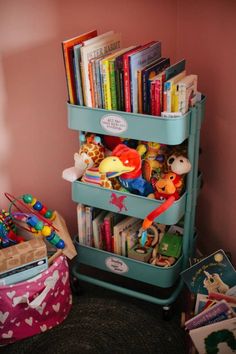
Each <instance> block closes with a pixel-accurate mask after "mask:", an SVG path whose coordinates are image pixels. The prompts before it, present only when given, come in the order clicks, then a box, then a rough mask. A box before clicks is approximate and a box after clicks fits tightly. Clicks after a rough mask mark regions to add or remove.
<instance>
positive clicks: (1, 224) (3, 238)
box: [0, 209, 24, 247]
mask: <svg viewBox="0 0 236 354" xmlns="http://www.w3.org/2000/svg"><path fill="white" fill-rule="evenodd" d="M20 242H24V238H23V237H21V236H19V235H17V234H16V226H15V224H14V222H13V219H12V217H11V216H10V214H9V213H8V212H6V211H5V210H4V209H2V210H1V211H0V247H8V246H11V245H13V244H16V243H20Z"/></svg>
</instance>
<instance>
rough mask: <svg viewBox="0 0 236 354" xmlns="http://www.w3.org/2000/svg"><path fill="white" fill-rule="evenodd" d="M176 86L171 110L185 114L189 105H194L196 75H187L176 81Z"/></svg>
mask: <svg viewBox="0 0 236 354" xmlns="http://www.w3.org/2000/svg"><path fill="white" fill-rule="evenodd" d="M176 86H177V87H176V91H175V97H174V99H173V107H172V111H173V112H181V113H182V114H185V113H186V112H187V111H188V110H189V107H192V106H193V105H194V98H195V96H196V94H197V75H193V74H192V75H187V76H186V77H184V78H183V79H182V80H180V81H179V82H177V84H176Z"/></svg>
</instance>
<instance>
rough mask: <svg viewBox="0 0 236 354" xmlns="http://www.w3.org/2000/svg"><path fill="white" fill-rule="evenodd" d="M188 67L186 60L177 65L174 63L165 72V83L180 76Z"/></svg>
mask: <svg viewBox="0 0 236 354" xmlns="http://www.w3.org/2000/svg"><path fill="white" fill-rule="evenodd" d="M185 66H186V60H185V59H182V60H180V61H178V62H177V63H174V64H172V65H170V66H169V67H168V68H167V69H166V70H165V81H167V80H170V79H172V77H174V76H176V75H178V74H180V73H181V72H182V71H184V70H185Z"/></svg>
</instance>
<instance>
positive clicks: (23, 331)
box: [0, 256, 72, 345]
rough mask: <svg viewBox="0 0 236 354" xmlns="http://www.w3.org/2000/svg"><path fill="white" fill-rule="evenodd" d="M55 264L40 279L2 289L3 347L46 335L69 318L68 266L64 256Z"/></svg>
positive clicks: (0, 327) (0, 329)
mask: <svg viewBox="0 0 236 354" xmlns="http://www.w3.org/2000/svg"><path fill="white" fill-rule="evenodd" d="M56 263H57V264H55V263H53V264H52V265H51V266H50V267H49V268H48V269H47V271H44V272H42V273H41V274H40V276H36V277H34V278H32V279H29V280H27V281H24V282H20V283H17V284H12V285H11V286H9V285H8V286H0V292H1V298H2V299H1V311H0V345H1V344H8V343H13V342H15V341H17V340H20V339H24V338H27V337H30V336H33V335H35V334H38V333H42V332H45V331H47V330H48V329H49V328H53V327H54V326H57V325H58V324H60V323H61V322H62V321H63V320H64V319H65V317H67V315H68V313H69V311H70V308H71V305H72V302H70V299H72V297H71V289H70V283H69V272H68V264H67V260H66V258H65V257H64V256H60V257H58V259H57V261H56ZM48 290H50V291H48ZM55 295H56V296H55ZM2 309H4V311H3V310H2Z"/></svg>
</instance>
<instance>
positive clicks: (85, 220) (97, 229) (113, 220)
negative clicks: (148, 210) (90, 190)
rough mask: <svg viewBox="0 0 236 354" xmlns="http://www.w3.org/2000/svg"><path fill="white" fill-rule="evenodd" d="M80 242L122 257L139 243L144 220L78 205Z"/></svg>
mask: <svg viewBox="0 0 236 354" xmlns="http://www.w3.org/2000/svg"><path fill="white" fill-rule="evenodd" d="M77 220H78V240H79V243H80V244H82V245H86V246H91V247H95V248H98V249H102V250H105V251H108V252H113V253H116V254H119V255H122V256H128V250H129V249H130V248H131V247H133V245H134V244H135V243H136V242H138V231H139V229H140V227H141V225H142V220H140V219H138V218H134V217H126V216H125V215H122V214H118V213H113V212H108V211H106V210H102V209H98V208H95V207H91V206H87V205H84V204H81V203H80V204H78V205H77Z"/></svg>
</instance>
